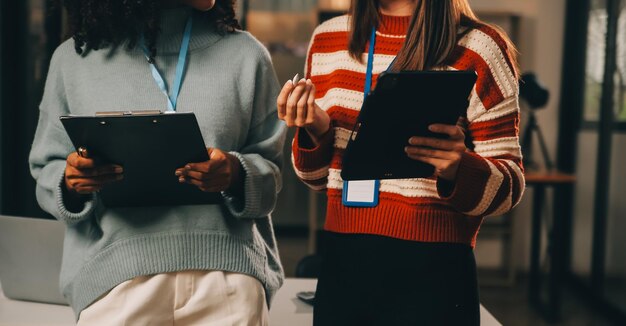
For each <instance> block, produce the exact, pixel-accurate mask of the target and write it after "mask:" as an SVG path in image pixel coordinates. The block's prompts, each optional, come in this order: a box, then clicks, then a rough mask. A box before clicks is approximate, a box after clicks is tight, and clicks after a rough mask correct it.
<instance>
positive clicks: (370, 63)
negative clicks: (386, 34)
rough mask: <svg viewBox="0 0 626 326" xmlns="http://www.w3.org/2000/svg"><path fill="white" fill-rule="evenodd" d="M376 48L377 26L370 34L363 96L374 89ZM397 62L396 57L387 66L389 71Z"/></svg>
mask: <svg viewBox="0 0 626 326" xmlns="http://www.w3.org/2000/svg"><path fill="white" fill-rule="evenodd" d="M375 48H376V28H375V27H374V28H372V35H371V36H370V46H369V51H368V52H367V71H366V73H365V90H364V91H363V96H364V97H367V94H369V93H370V90H371V89H372V75H373V70H374V49H375ZM395 62H396V58H394V59H393V61H391V64H389V67H387V71H388V70H389V69H391V67H393V64H394V63H395Z"/></svg>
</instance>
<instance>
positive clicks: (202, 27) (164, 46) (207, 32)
mask: <svg viewBox="0 0 626 326" xmlns="http://www.w3.org/2000/svg"><path fill="white" fill-rule="evenodd" d="M189 17H192V19H193V27H192V29H191V40H190V42H189V51H193V50H196V49H201V48H206V47H208V46H211V45H212V44H214V43H215V42H217V41H218V40H219V39H221V38H222V35H220V34H219V33H217V31H216V30H215V27H214V26H213V24H211V23H210V22H209V21H208V20H207V19H206V18H204V17H202V16H201V15H200V14H199V13H198V12H196V11H195V10H194V9H192V8H191V7H188V6H182V7H177V8H172V9H164V10H162V11H161V23H160V27H161V32H160V34H159V37H158V39H157V53H158V55H177V54H178V52H179V51H180V44H181V42H182V40H183V31H184V30H185V24H186V23H187V19H188V18H189Z"/></svg>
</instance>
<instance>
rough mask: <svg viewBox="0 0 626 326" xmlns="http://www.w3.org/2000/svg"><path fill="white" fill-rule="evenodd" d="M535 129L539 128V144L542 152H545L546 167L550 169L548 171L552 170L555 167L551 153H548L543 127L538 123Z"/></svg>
mask: <svg viewBox="0 0 626 326" xmlns="http://www.w3.org/2000/svg"><path fill="white" fill-rule="evenodd" d="M535 129H536V130H537V136H539V145H540V147H541V152H542V153H543V159H544V160H545V162H546V168H547V169H548V171H552V169H553V168H554V164H553V163H552V160H551V159H550V154H549V153H548V147H547V146H546V141H545V139H544V138H543V133H542V132H541V129H540V128H539V126H538V125H537V126H536V128H535Z"/></svg>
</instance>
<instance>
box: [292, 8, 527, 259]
mask: <svg viewBox="0 0 626 326" xmlns="http://www.w3.org/2000/svg"><path fill="white" fill-rule="evenodd" d="M348 20H349V16H341V17H337V18H335V19H332V20H329V21H327V22H325V23H323V24H322V25H320V26H319V27H318V28H317V29H316V30H315V32H314V34H313V38H312V41H311V44H310V49H309V53H308V57H307V63H306V67H305V74H306V76H307V78H310V79H311V80H312V81H313V83H314V84H315V86H316V88H317V93H316V98H317V99H316V101H317V104H318V105H319V106H320V107H321V108H322V109H324V110H326V111H327V112H328V114H329V115H330V117H331V119H332V128H331V131H330V132H329V133H327V135H326V136H324V137H323V139H321V140H320V143H319V145H317V146H316V147H314V148H309V147H307V146H306V144H305V141H304V140H303V137H307V136H306V133H305V132H302V133H301V132H300V130H299V131H297V132H296V136H295V138H294V141H293V146H292V147H293V155H292V162H293V165H294V168H295V170H296V174H297V175H298V177H299V178H300V179H301V180H302V181H303V182H305V183H306V184H307V185H308V186H309V187H311V188H312V189H315V190H320V191H321V190H327V195H328V208H327V213H326V214H327V215H326V223H325V226H324V227H325V229H326V230H328V231H333V232H339V233H360V234H376V235H381V236H388V237H392V238H398V239H405V240H412V241H421V242H451V243H464V244H468V245H471V246H472V247H473V246H474V245H475V242H476V235H477V233H478V229H479V227H480V225H481V223H482V220H483V218H484V217H486V216H497V215H502V214H504V213H506V212H508V211H509V210H510V209H511V208H512V207H514V206H515V205H516V204H517V203H518V202H519V201H520V198H521V196H522V193H523V191H524V187H525V183H524V175H523V166H522V162H521V151H520V146H519V138H518V133H519V104H518V82H517V79H516V77H515V75H514V73H513V69H512V64H511V60H510V57H509V56H508V55H507V50H506V46H507V45H506V42H505V41H504V40H503V39H502V38H501V37H500V35H499V34H498V33H497V32H496V31H495V30H493V29H491V28H489V27H480V28H478V29H474V30H471V31H469V32H468V33H466V34H465V35H464V36H463V37H462V38H461V39H460V40H459V43H458V46H457V47H456V49H455V50H454V53H453V55H452V56H451V58H450V59H449V60H448V62H447V64H446V67H443V68H444V69H448V70H474V71H476V72H477V74H478V80H477V83H476V86H475V88H474V91H473V93H472V95H471V98H470V106H469V108H468V110H467V117H468V120H469V127H468V134H469V135H468V136H469V137H470V139H472V141H473V145H474V146H473V147H474V149H473V151H471V152H470V151H468V152H466V153H465V154H464V155H463V158H462V160H461V164H460V167H459V170H458V177H457V180H456V183H455V185H454V189H453V190H452V191H450V189H447V187H446V186H445V185H444V182H438V180H437V179H436V178H435V177H432V178H420V179H402V180H383V181H381V183H380V197H379V204H378V206H376V207H374V208H357V207H346V206H344V205H343V204H342V201H341V198H342V184H343V182H342V180H341V177H340V173H341V160H342V155H343V152H344V149H345V147H346V144H347V141H348V137H349V135H350V131H351V130H352V127H353V125H354V123H355V121H356V118H357V116H358V114H359V110H360V108H361V105H362V103H363V88H364V84H365V71H366V66H365V62H366V60H367V53H364V54H363V59H364V60H363V63H360V62H358V61H356V60H354V59H353V58H351V57H350V55H349V54H348V51H347V49H348V30H349V21H348ZM409 20H410V17H396V16H384V15H383V16H382V17H381V26H380V27H379V29H378V31H377V39H376V48H375V51H374V52H375V57H374V69H373V70H374V71H373V74H374V76H373V77H374V78H373V85H372V86H373V87H375V85H376V79H377V77H378V74H380V73H381V72H383V71H384V70H386V69H387V67H388V66H389V64H390V63H391V62H392V61H393V59H394V57H395V55H396V54H397V53H398V51H399V50H400V48H401V47H402V45H403V43H404V38H405V34H406V31H407V29H408V25H409ZM366 48H367V47H366ZM407 141H408V140H407ZM306 143H309V142H306Z"/></svg>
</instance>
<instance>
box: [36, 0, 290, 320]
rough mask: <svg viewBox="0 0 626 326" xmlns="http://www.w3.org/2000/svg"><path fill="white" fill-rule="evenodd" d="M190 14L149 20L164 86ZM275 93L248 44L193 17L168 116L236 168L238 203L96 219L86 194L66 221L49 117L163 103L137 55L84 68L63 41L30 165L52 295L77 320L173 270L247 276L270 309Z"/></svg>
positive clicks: (278, 135) (60, 154)
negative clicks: (57, 268)
mask: <svg viewBox="0 0 626 326" xmlns="http://www.w3.org/2000/svg"><path fill="white" fill-rule="evenodd" d="M190 14H192V11H191V10H190V9H186V8H180V9H175V10H167V11H165V12H164V14H163V17H162V20H161V30H162V34H161V36H160V37H159V39H158V44H157V50H158V54H157V57H156V65H157V67H158V69H159V70H160V71H161V72H162V74H163V75H164V77H165V79H166V81H167V82H168V83H171V82H172V80H173V76H174V71H175V66H176V63H177V60H178V57H177V56H178V51H179V49H180V44H181V40H182V32H183V29H184V26H185V22H186V20H187V17H189V15H190ZM279 89H280V85H278V82H277V79H276V76H275V74H274V71H273V68H272V65H271V61H270V58H269V54H268V53H267V51H266V50H265V48H264V47H263V46H262V45H261V44H260V43H259V42H257V41H256V40H255V39H254V38H253V37H252V36H250V34H248V33H246V32H241V31H237V32H235V33H229V34H226V35H220V34H218V33H216V32H215V29H214V27H213V26H211V25H210V24H209V23H208V22H207V21H204V20H202V19H200V18H199V16H198V17H195V18H194V23H193V32H192V38H191V42H190V52H189V57H188V63H187V69H186V73H185V77H184V80H183V83H182V89H181V91H180V97H179V101H178V106H177V110H178V111H179V112H194V113H195V115H196V117H197V120H198V124H199V126H200V129H201V131H202V135H203V137H204V141H205V144H206V145H207V146H208V147H214V148H219V149H221V150H224V151H229V152H231V153H232V154H234V155H235V156H236V157H237V158H238V159H239V160H240V161H241V164H242V166H243V169H244V170H245V180H244V193H245V194H244V195H243V196H241V197H238V196H233V195H231V194H227V193H224V194H223V195H224V203H223V204H222V205H203V206H179V207H144V208H116V209H113V208H107V207H104V205H103V204H102V202H101V201H100V200H99V197H98V195H97V194H94V195H92V196H91V198H90V199H89V200H88V201H87V202H86V203H85V205H84V208H83V209H82V211H81V212H70V211H68V209H67V208H66V207H65V204H64V198H63V196H64V192H63V191H62V184H63V174H64V170H65V165H66V164H65V158H66V157H67V156H68V155H69V154H70V153H71V152H72V151H74V148H73V147H72V144H71V142H70V140H69V138H68V137H67V135H66V133H65V130H64V129H63V126H62V125H61V123H60V121H59V116H61V115H68V114H78V115H93V114H94V113H95V112H98V111H112V110H147V109H159V110H164V111H165V110H167V99H166V98H165V96H164V95H163V93H161V91H160V89H159V88H158V87H157V85H156V83H155V81H154V79H153V78H152V75H151V72H150V67H149V65H148V63H147V62H146V59H145V57H144V55H143V52H142V51H141V50H140V49H138V48H136V49H133V50H127V49H126V48H124V47H118V48H117V49H104V50H99V51H91V52H90V53H89V54H88V55H87V56H85V57H81V56H79V55H77V54H76V53H75V51H74V45H73V42H72V41H68V42H65V43H64V44H62V45H61V46H60V47H59V48H58V49H57V51H56V52H55V54H54V56H53V59H52V62H51V66H50V72H49V74H48V80H47V83H46V88H45V92H44V97H43V100H42V103H41V106H40V117H39V125H38V127H37V133H36V135H35V141H34V144H33V147H32V150H31V154H30V165H31V172H32V174H33V176H34V178H35V179H36V181H37V199H38V201H39V203H40V205H41V207H42V208H43V209H45V210H46V211H47V212H49V213H50V214H52V215H54V216H55V217H56V218H58V219H59V220H61V221H64V222H66V223H67V232H66V240H65V248H64V250H65V251H64V258H63V266H62V271H61V286H62V291H63V294H64V295H65V296H66V298H67V299H68V300H69V302H70V304H71V306H72V308H73V309H74V311H75V313H76V314H77V316H78V314H79V313H80V311H81V310H83V309H84V308H85V307H86V306H87V305H89V304H90V303H91V302H93V301H94V300H96V299H97V298H98V297H99V296H101V295H102V294H104V293H106V292H107V291H108V290H110V289H112V288H113V287H115V286H116V285H117V284H119V283H121V282H123V281H125V280H128V279H132V278H134V277H136V276H141V275H150V274H156V273H165V272H174V271H181V270H198V269H199V270H224V271H232V272H237V273H245V274H249V275H252V276H254V277H256V278H258V279H259V280H260V281H261V282H262V283H263V284H264V286H265V289H266V294H267V297H268V302H270V300H271V297H272V296H273V294H274V293H275V291H276V290H277V289H278V288H279V287H280V285H281V283H282V279H283V270H282V267H281V265H280V260H279V257H278V251H277V248H276V243H275V239H274V234H273V231H272V224H271V219H270V217H269V214H270V213H271V211H272V210H273V208H274V205H275V202H276V197H277V192H278V191H279V190H280V187H281V183H282V181H281V175H280V169H281V167H282V152H283V146H284V138H285V133H286V129H285V126H284V124H283V123H281V122H280V121H278V119H277V115H276V96H277V95H278V91H279ZM146 164H150V162H146ZM172 178H175V176H174V171H172ZM149 186H150V185H146V187H149Z"/></svg>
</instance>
